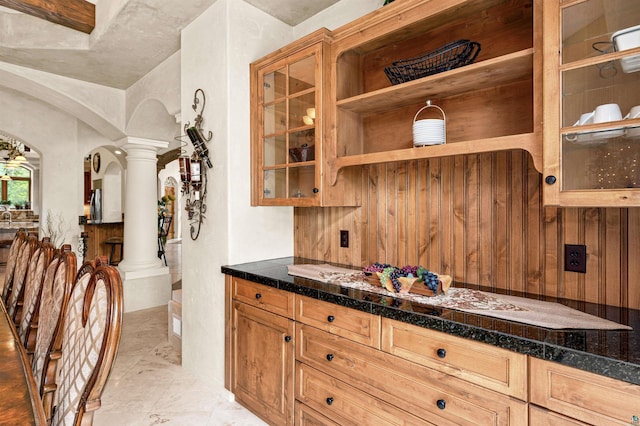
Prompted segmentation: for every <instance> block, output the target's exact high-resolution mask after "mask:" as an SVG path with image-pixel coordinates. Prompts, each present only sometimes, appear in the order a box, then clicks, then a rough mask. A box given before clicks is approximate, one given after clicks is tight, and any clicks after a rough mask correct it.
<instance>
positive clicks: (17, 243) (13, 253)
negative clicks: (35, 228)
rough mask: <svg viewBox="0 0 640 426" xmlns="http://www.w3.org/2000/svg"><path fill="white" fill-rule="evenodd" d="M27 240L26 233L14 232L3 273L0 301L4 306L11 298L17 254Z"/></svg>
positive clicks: (22, 231)
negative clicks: (0, 300) (0, 299)
mask: <svg viewBox="0 0 640 426" xmlns="http://www.w3.org/2000/svg"><path fill="white" fill-rule="evenodd" d="M26 238H27V232H26V231H24V230H18V231H16V235H15V236H14V237H13V241H12V242H11V247H9V257H8V258H7V267H6V268H5V272H4V284H3V286H2V301H3V302H4V304H5V306H6V305H7V303H8V302H9V297H10V296H11V289H12V288H13V275H14V272H15V268H16V259H17V258H18V252H19V251H20V247H21V246H22V244H23V243H24V241H25V239H26Z"/></svg>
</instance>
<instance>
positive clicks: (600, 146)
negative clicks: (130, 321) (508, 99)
mask: <svg viewBox="0 0 640 426" xmlns="http://www.w3.org/2000/svg"><path fill="white" fill-rule="evenodd" d="M544 7H545V9H547V8H549V9H551V10H550V11H549V10H545V24H546V25H545V43H546V46H545V62H546V64H545V69H546V71H545V72H546V73H553V74H551V75H549V74H545V83H544V84H545V102H552V99H556V100H557V104H558V105H557V107H556V108H558V107H559V110H558V109H556V108H553V105H551V108H549V109H548V110H547V111H551V114H554V113H553V111H559V114H557V113H556V116H557V118H555V117H553V118H555V124H556V126H551V127H554V128H555V130H552V133H551V134H549V133H546V131H547V130H546V128H547V126H548V125H549V124H553V123H554V121H553V119H551V120H547V119H548V118H549V115H545V139H546V138H547V137H550V138H552V139H554V140H555V146H554V144H553V143H551V144H547V141H546V140H545V148H547V147H552V149H551V150H550V152H551V153H550V155H552V156H557V158H550V157H549V154H546V153H545V164H550V165H551V166H552V167H550V168H549V169H546V170H545V182H546V185H547V186H551V187H552V188H553V190H552V191H549V192H551V196H550V197H547V198H546V199H545V202H546V201H548V200H549V199H550V200H551V201H552V203H551V204H561V205H576V206H578V205H594V206H597V205H640V196H639V195H638V194H639V193H640V1H638V0H583V1H580V0H571V1H569V0H563V1H559V2H555V1H553V2H552V1H549V2H547V1H545V2H544ZM549 14H551V15H552V16H549ZM548 24H552V25H551V26H547V25H548ZM549 28H551V32H555V34H548V33H547V29H549ZM556 31H557V32H556ZM554 40H555V41H557V46H554V45H553V44H554ZM549 62H555V66H554V67H551V71H549V69H547V67H548V65H549ZM547 94H557V95H556V96H546V95H547ZM554 102H555V101H554ZM548 106H549V105H547V104H545V109H546V108H547V107H548ZM558 128H559V133H558ZM545 191H546V190H545ZM545 196H547V194H546V193H545Z"/></svg>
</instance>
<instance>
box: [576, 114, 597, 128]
mask: <svg viewBox="0 0 640 426" xmlns="http://www.w3.org/2000/svg"><path fill="white" fill-rule="evenodd" d="M593 114H594V111H591V112H585V113H584V114H582V115H581V116H580V119H578V121H576V122H575V124H574V126H584V125H585V124H591V123H593Z"/></svg>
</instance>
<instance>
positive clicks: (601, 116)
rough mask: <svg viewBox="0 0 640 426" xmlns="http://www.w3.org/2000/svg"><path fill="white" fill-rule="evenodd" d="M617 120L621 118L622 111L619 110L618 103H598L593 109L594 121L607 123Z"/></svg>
mask: <svg viewBox="0 0 640 426" xmlns="http://www.w3.org/2000/svg"><path fill="white" fill-rule="evenodd" d="M618 120H622V111H620V106H618V104H604V105H598V106H597V107H596V109H595V110H594V111H593V122H594V123H607V122H609V121H618Z"/></svg>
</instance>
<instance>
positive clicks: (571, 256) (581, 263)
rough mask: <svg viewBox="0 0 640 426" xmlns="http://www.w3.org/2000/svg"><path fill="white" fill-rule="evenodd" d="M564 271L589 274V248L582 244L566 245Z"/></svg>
mask: <svg viewBox="0 0 640 426" xmlns="http://www.w3.org/2000/svg"><path fill="white" fill-rule="evenodd" d="M564 270H565V271H572V272H582V273H583V274H586V273H587V246H585V245H581V244H565V245H564Z"/></svg>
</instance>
